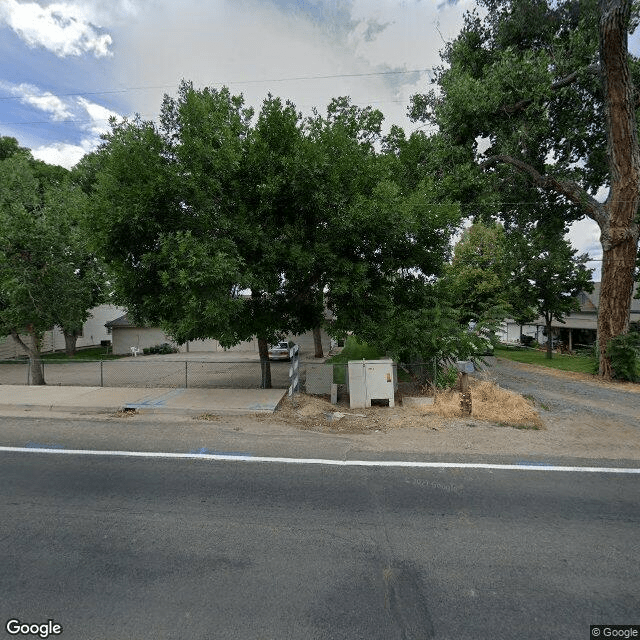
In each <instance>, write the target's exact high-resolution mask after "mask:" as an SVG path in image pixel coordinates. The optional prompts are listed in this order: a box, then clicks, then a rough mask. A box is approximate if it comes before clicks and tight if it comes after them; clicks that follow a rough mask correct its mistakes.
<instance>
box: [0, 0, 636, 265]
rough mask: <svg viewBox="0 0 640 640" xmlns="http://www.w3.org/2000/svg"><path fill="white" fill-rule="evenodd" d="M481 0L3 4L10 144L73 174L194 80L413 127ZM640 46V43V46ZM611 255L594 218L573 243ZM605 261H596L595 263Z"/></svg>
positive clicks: (253, 100) (257, 98) (3, 124)
mask: <svg viewBox="0 0 640 640" xmlns="http://www.w3.org/2000/svg"><path fill="white" fill-rule="evenodd" d="M473 5H474V3H473V1H472V0H458V1H455V0H108V1H107V0H54V1H50V0H0V135H4V136H13V137H15V138H17V139H18V140H19V142H20V143H21V144H22V145H23V146H26V147H29V148H30V149H31V150H32V151H33V154H34V155H35V156H36V157H38V158H40V159H42V160H44V161H46V162H49V163H55V164H62V165H63V166H67V167H70V166H72V165H73V164H75V163H76V162H77V161H78V160H79V159H80V158H81V157H82V155H83V154H84V153H86V152H88V151H91V150H92V149H94V148H95V146H96V145H97V144H98V142H99V136H100V133H101V132H103V131H105V130H106V129H107V128H108V119H109V117H110V116H111V115H113V116H116V117H121V116H131V115H133V114H135V113H140V114H141V115H142V116H143V117H144V118H148V119H153V118H155V117H156V116H157V113H158V110H159V107H160V104H161V101H162V96H163V94H164V93H173V92H175V89H176V88H177V86H178V84H179V82H180V80H181V79H182V78H185V79H188V80H192V81H193V82H194V84H195V85H196V86H204V85H208V86H220V85H222V84H227V85H229V86H230V88H231V90H232V91H233V92H236V93H240V92H241V93H243V94H244V96H245V99H246V102H247V103H248V104H250V105H253V106H255V107H259V105H260V103H261V101H262V100H263V99H264V97H265V96H266V94H267V93H268V92H269V91H270V92H272V93H273V94H275V95H279V96H281V97H283V98H289V99H291V100H292V101H293V102H294V103H295V104H296V106H297V107H298V109H299V110H300V111H302V112H303V113H305V114H306V113H309V112H310V111H311V109H312V108H313V107H317V108H318V109H320V110H323V109H324V107H325V106H326V105H327V103H328V102H329V100H330V99H331V98H332V97H334V96H338V95H349V96H351V98H352V100H353V101H354V102H355V103H356V104H361V105H363V106H365V105H369V104H370V105H372V106H374V107H377V108H379V109H381V111H382V112H383V113H384V114H385V117H386V124H387V126H389V125H391V124H400V125H401V126H403V127H404V128H405V130H407V131H411V130H413V129H415V128H417V127H418V126H419V125H417V124H414V123H411V122H410V121H409V120H408V119H407V117H406V109H407V105H408V102H409V97H410V96H411V95H412V94H414V93H417V92H420V91H424V89H425V88H426V86H427V84H428V81H429V77H430V71H429V70H430V69H431V68H432V67H434V66H437V65H438V64H440V59H439V55H438V52H439V50H440V49H441V48H442V47H443V45H444V41H445V40H449V39H452V38H453V37H455V35H456V34H457V33H458V31H459V29H460V26H461V24H462V15H463V13H464V11H465V10H468V9H470V8H472V7H473ZM636 42H637V41H636V40H635V39H634V44H633V46H634V47H636V46H637V45H636ZM570 237H571V239H572V242H573V243H574V245H575V246H576V247H577V248H579V249H580V250H581V251H589V252H590V253H591V255H592V256H593V257H595V258H597V257H599V256H600V246H599V242H598V233H597V228H595V225H594V224H593V223H591V222H589V221H586V222H583V223H579V224H577V225H576V227H575V228H574V229H573V230H572V233H571V235H570ZM594 266H595V265H594Z"/></svg>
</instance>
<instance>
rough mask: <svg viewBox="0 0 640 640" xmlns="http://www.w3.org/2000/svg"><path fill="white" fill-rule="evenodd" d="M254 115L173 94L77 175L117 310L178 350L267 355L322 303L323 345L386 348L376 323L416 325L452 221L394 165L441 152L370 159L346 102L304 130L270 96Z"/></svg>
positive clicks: (362, 119)
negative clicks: (257, 348)
mask: <svg viewBox="0 0 640 640" xmlns="http://www.w3.org/2000/svg"><path fill="white" fill-rule="evenodd" d="M252 116H253V111H252V110H251V109H247V108H245V106H244V103H243V100H242V98H241V97H240V96H232V95H231V94H230V93H229V91H228V90H227V89H221V90H215V89H202V90H196V89H194V88H193V86H192V85H191V84H189V83H183V84H182V85H181V87H180V91H179V93H178V96H177V97H176V98H169V97H167V98H165V101H164V103H163V107H162V114H161V126H160V127H156V126H155V125H154V124H153V123H150V122H144V121H141V120H134V121H132V122H124V123H122V124H119V125H115V124H114V125H113V129H112V132H111V133H110V134H109V135H108V136H107V137H106V140H105V144H104V145H103V147H102V148H101V149H100V150H99V152H98V153H97V154H96V156H94V157H93V158H92V159H90V160H87V161H85V162H84V163H83V166H82V175H83V187H84V188H85V190H86V191H88V192H89V193H91V194H92V198H93V200H94V208H93V211H94V216H95V224H94V227H95V229H96V234H95V237H96V246H97V247H98V248H99V250H100V252H101V253H102V255H104V257H105V259H106V260H107V261H108V263H109V265H110V267H111V268H112V270H113V272H114V273H115V276H116V290H117V293H118V298H119V300H120V301H121V302H122V303H124V304H125V305H126V306H127V307H128V308H129V310H130V312H131V313H132V315H133V316H134V317H135V318H137V319H144V320H146V321H148V322H151V323H154V324H160V325H161V326H163V328H165V330H167V331H168V333H169V334H170V335H171V336H172V337H173V338H174V339H175V340H176V341H178V342H183V341H186V340H194V339H198V338H216V339H218V340H219V341H220V342H221V343H222V344H223V345H225V346H231V345H233V344H236V343H238V342H240V341H242V340H246V339H249V338H251V337H253V336H257V337H258V338H263V339H264V340H267V341H269V342H273V341H275V340H277V339H278V338H279V337H281V336H282V335H283V334H286V333H288V332H293V333H297V332H302V331H304V330H308V329H310V328H312V327H314V326H318V325H319V324H320V323H321V322H323V320H324V314H323V312H324V307H325V305H326V306H327V307H328V308H329V309H330V310H331V311H333V314H334V317H335V320H334V321H332V323H331V325H330V326H329V327H328V329H329V330H330V331H331V332H332V333H334V334H335V335H344V334H345V333H347V332H348V331H355V332H356V333H357V334H358V335H359V336H361V337H362V338H363V339H365V340H367V341H368V342H370V339H369V338H370V336H372V337H374V339H375V340H376V342H375V345H374V343H373V342H370V344H371V345H372V346H376V347H382V346H385V345H387V344H388V345H390V344H391V341H392V338H391V331H390V330H389V328H388V327H389V323H395V322H396V321H399V322H404V321H405V320H409V321H411V322H415V321H416V320H415V318H412V317H411V316H412V313H413V312H414V310H415V309H417V308H418V305H419V304H421V303H422V302H423V301H424V295H425V291H426V290H427V289H428V281H429V280H430V279H431V278H433V276H434V275H437V274H438V273H439V272H440V270H441V268H442V264H443V262H444V261H445V260H446V258H447V257H448V254H449V239H450V237H451V235H452V233H453V231H454V229H455V228H456V227H457V225H458V223H459V219H460V210H459V206H458V205H457V204H455V202H452V201H451V199H449V200H447V199H444V197H441V196H442V194H443V193H444V191H443V189H442V188H441V186H439V185H438V184H437V181H436V180H434V178H433V176H431V175H430V173H429V171H428V170H426V169H421V168H420V167H414V168H413V169H411V164H412V162H413V161H412V160H411V158H410V157H408V156H407V155H406V154H409V155H411V154H414V155H415V154H418V155H420V157H421V158H423V159H428V160H429V162H430V163H431V166H436V165H437V162H436V159H435V157H436V156H437V155H438V154H442V152H443V145H440V146H439V147H438V149H437V150H436V149H435V148H430V147H429V146H428V144H426V143H425V141H424V140H423V139H421V138H419V137H417V136H416V137H413V138H412V139H411V140H410V141H409V143H407V144H406V145H404V146H403V144H404V143H403V144H400V143H399V147H398V148H396V149H395V150H394V151H393V152H391V151H390V152H389V153H383V154H380V153H377V151H376V144H377V143H378V142H380V140H381V138H380V129H381V122H382V114H381V113H380V112H379V111H377V110H374V109H371V108H369V107H367V108H360V107H357V106H355V105H352V104H351V103H350V100H349V99H348V98H337V99H335V100H333V101H332V102H331V103H330V104H329V106H328V108H327V112H326V115H320V114H318V113H315V114H314V115H313V116H312V117H311V118H309V119H307V120H304V121H303V120H301V118H300V116H299V114H298V113H297V112H296V110H295V108H294V106H293V105H291V104H290V103H283V102H282V101H281V100H279V99H278V98H274V97H272V96H269V97H268V98H267V99H266V100H265V101H264V103H263V105H262V107H261V109H260V111H259V113H258V114H257V118H256V119H255V123H253V121H252ZM400 147H402V148H400ZM405 150H406V154H405ZM243 291H250V296H246V295H240V294H241V292H243ZM380 327H382V329H381V328H380ZM414 328H415V330H418V327H417V325H416V326H415V327H414ZM413 330H414V329H412V330H411V331H413ZM380 333H382V334H383V335H384V336H385V337H384V338H382V339H380V338H379V336H378V334H380ZM396 338H397V339H401V338H402V336H400V335H398V336H396ZM394 349H395V351H396V352H400V351H401V350H402V349H401V345H400V344H398V343H396V344H395V347H394Z"/></svg>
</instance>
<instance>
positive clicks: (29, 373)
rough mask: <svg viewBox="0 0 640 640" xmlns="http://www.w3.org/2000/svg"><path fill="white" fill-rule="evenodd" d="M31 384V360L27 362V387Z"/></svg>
mask: <svg viewBox="0 0 640 640" xmlns="http://www.w3.org/2000/svg"><path fill="white" fill-rule="evenodd" d="M30 384H31V358H29V359H28V360H27V386H29V385H30Z"/></svg>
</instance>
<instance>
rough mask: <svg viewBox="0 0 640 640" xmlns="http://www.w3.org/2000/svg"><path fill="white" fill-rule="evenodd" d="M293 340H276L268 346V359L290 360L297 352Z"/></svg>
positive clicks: (296, 346)
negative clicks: (275, 342)
mask: <svg viewBox="0 0 640 640" xmlns="http://www.w3.org/2000/svg"><path fill="white" fill-rule="evenodd" d="M298 349H299V347H298V345H297V344H295V343H294V342H286V341H283V342H278V344H274V345H273V346H271V347H270V348H269V360H291V359H292V358H293V356H295V355H296V354H297V353H298Z"/></svg>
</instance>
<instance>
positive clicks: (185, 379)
mask: <svg viewBox="0 0 640 640" xmlns="http://www.w3.org/2000/svg"><path fill="white" fill-rule="evenodd" d="M188 366H189V361H188V360H185V361H184V388H185V389H188V388H189V373H188Z"/></svg>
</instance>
